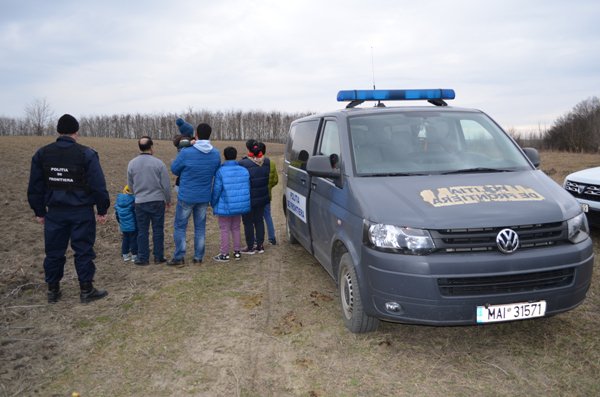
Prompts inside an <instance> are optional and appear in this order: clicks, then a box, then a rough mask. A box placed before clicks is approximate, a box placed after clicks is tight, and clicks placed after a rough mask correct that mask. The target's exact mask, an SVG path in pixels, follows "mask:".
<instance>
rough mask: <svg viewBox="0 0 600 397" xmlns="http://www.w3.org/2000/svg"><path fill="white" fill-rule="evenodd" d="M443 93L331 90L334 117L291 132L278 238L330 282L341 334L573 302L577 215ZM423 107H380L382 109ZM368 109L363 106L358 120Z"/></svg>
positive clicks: (491, 128)
mask: <svg viewBox="0 0 600 397" xmlns="http://www.w3.org/2000/svg"><path fill="white" fill-rule="evenodd" d="M453 98H454V91H453V90H446V89H444V90H438V89H434V90H366V91H360V90H357V91H340V93H339V94H338V100H339V101H344V102H349V104H348V106H347V108H346V109H344V110H339V111H334V112H330V113H323V114H318V115H312V116H308V117H304V118H302V119H299V120H296V121H294V122H293V123H292V124H291V127H290V131H289V136H288V140H287V146H286V153H285V159H284V177H285V185H284V186H285V194H284V196H283V206H284V209H285V211H286V225H287V234H288V238H289V240H290V241H291V242H293V243H296V242H298V243H300V244H302V246H303V247H304V248H305V249H306V250H307V251H308V252H310V253H311V254H312V255H314V257H315V258H316V259H317V260H318V261H319V262H320V263H321V264H322V265H323V267H324V268H325V269H326V270H327V272H329V274H330V275H331V276H332V277H333V278H334V280H335V281H336V282H337V285H338V290H339V297H340V302H341V309H342V314H343V316H342V317H343V320H344V323H345V325H346V327H347V328H348V329H349V330H350V331H352V332H369V331H374V330H375V329H376V328H377V326H378V324H379V321H380V320H385V321H392V322H402V323H417V324H429V325H457V324H485V323H491V322H499V321H513V320H521V319H531V318H536V317H543V316H548V315H553V314H557V313H560V312H564V311H567V310H570V309H573V308H574V307H576V306H577V305H579V304H580V303H581V302H582V301H583V300H584V298H585V295H586V292H587V290H588V288H589V286H590V282H591V277H592V266H593V262H594V255H593V248H592V241H591V239H590V236H589V229H588V224H587V220H586V217H585V214H584V213H583V212H582V209H581V206H580V205H579V204H578V203H577V201H576V200H575V199H574V198H573V197H572V196H571V195H570V194H569V193H568V192H566V191H565V190H564V189H563V188H562V187H561V186H559V185H558V184H557V183H555V182H554V181H553V180H551V179H550V178H549V177H548V176H546V175H545V174H544V173H543V172H542V171H540V170H539V169H537V167H538V166H539V155H538V153H537V151H536V150H535V149H531V148H526V149H521V148H520V147H519V146H518V145H517V144H516V143H515V142H514V141H513V140H512V139H511V138H510V136H509V135H508V134H506V133H505V132H504V131H503V130H502V128H500V126H498V124H496V123H495V122H494V121H493V120H492V119H491V118H490V117H488V116H487V115H486V114H485V113H483V112H481V111H479V110H473V109H460V108H454V107H450V106H447V104H446V101H445V100H446V99H453ZM394 100H424V101H425V100H426V101H429V102H430V103H431V104H432V105H424V106H400V107H386V106H384V104H383V101H385V102H386V103H388V104H389V103H390V102H391V101H394ZM363 101H376V103H377V104H376V106H375V107H370V108H362V107H357V105H359V104H360V103H361V102H363Z"/></svg>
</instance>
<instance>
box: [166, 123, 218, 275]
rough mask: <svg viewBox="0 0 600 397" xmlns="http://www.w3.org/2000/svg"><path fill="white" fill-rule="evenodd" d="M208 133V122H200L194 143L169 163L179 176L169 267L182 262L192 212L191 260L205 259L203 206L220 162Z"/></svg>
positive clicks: (209, 132) (205, 203) (207, 202)
mask: <svg viewBox="0 0 600 397" xmlns="http://www.w3.org/2000/svg"><path fill="white" fill-rule="evenodd" d="M211 132H212V128H211V127H210V125H208V124H206V123H200V124H199V125H198V127H197V128H196V142H195V143H194V145H193V146H190V147H186V148H183V149H181V151H180V152H179V154H178V155H177V158H175V161H173V164H171V172H173V174H175V175H176V176H178V177H179V192H178V194H177V207H176V209H175V221H174V223H175V224H174V232H173V239H174V240H175V253H174V254H173V258H172V259H171V260H170V261H169V262H168V263H167V264H168V265H170V266H177V265H182V264H184V263H185V252H186V246H185V234H186V229H187V224H188V220H189V218H190V215H191V214H194V263H201V262H202V259H203V258H204V247H205V234H206V209H207V207H208V204H209V202H210V199H211V189H212V184H213V178H214V176H215V174H216V172H217V169H218V168H219V166H220V165H221V159H220V155H219V151H218V150H217V149H215V148H214V147H213V146H212V145H211V143H210V140H209V139H210V134H211Z"/></svg>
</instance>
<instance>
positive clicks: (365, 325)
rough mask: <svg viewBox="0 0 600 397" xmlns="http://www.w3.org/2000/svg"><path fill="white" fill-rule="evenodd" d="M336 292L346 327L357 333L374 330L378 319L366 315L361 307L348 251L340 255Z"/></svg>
mask: <svg viewBox="0 0 600 397" xmlns="http://www.w3.org/2000/svg"><path fill="white" fill-rule="evenodd" d="M338 292H339V297H340V306H341V309H342V319H343V320H344V325H345V326H346V328H348V329H349V330H350V332H353V333H357V334H358V333H365V332H373V331H376V330H377V327H378V326H379V319H377V318H375V317H371V316H369V315H367V314H366V313H365V311H364V309H363V304H362V299H361V296H360V288H359V287H358V277H357V276H356V270H355V269H354V264H353V263H352V259H351V258H350V254H348V253H345V254H344V255H342V258H341V259H340V271H339V277H338Z"/></svg>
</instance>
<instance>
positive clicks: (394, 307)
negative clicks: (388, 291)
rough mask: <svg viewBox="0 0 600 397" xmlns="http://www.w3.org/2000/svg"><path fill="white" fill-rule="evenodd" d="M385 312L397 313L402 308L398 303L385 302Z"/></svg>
mask: <svg viewBox="0 0 600 397" xmlns="http://www.w3.org/2000/svg"><path fill="white" fill-rule="evenodd" d="M385 310H387V311H388V312H394V313H398V312H399V311H401V310H402V306H400V304H399V303H398V302H386V304H385Z"/></svg>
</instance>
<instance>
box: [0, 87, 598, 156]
mask: <svg viewBox="0 0 600 397" xmlns="http://www.w3.org/2000/svg"><path fill="white" fill-rule="evenodd" d="M308 114H309V113H283V112H277V111H272V112H264V111H240V110H229V111H225V112H223V111H216V112H215V111H208V110H200V111H193V109H191V108H190V109H188V110H187V111H186V112H184V113H183V114H175V113H167V114H160V115H156V114H154V115H152V114H134V115H131V114H123V115H110V116H109V115H101V116H83V117H81V118H79V121H80V125H81V129H80V134H81V135H82V136H93V137H107V138H129V139H134V138H138V137H140V136H142V135H150V136H151V137H153V138H155V139H171V138H173V136H175V135H176V134H178V133H179V131H178V129H177V126H176V125H175V120H176V119H177V118H178V117H182V118H184V119H185V120H186V121H187V122H189V123H190V124H192V125H194V126H196V125H198V124H199V123H201V122H206V123H209V124H210V125H211V126H212V127H213V135H212V139H214V140H247V139H249V138H254V139H259V140H262V141H265V142H280V143H283V142H285V139H286V135H287V132H288V129H289V126H290V123H291V122H292V121H293V120H294V119H297V118H299V117H302V116H305V115H308ZM55 118H56V117H55V115H54V112H53V111H52V110H51V108H50V106H49V104H48V102H47V101H46V100H45V99H36V100H34V101H33V102H32V103H31V104H30V105H28V106H27V107H26V108H25V117H24V118H22V119H21V118H9V117H0V135H53V134H55V133H56V132H55V125H56V120H55ZM508 132H509V134H510V135H511V136H512V137H513V138H514V139H515V140H516V141H517V143H519V144H520V145H521V146H532V147H536V148H538V149H546V150H559V151H568V152H588V153H597V152H599V151H600V99H598V98H597V97H591V98H588V99H586V100H583V101H581V102H580V103H578V104H577V105H575V107H574V108H573V109H572V110H571V111H570V112H568V113H567V114H565V115H563V116H561V117H559V118H558V119H557V120H556V121H555V122H554V124H553V125H552V127H551V128H550V129H548V130H542V129H541V128H540V129H539V130H538V131H537V132H532V133H530V134H528V136H523V135H522V134H520V133H518V132H516V131H514V130H509V131H508Z"/></svg>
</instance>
